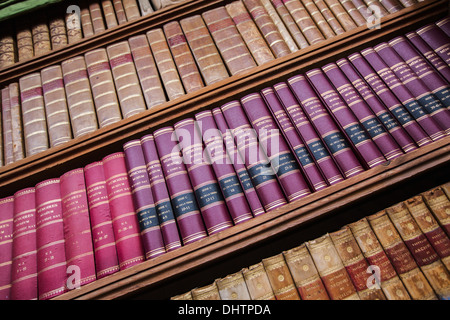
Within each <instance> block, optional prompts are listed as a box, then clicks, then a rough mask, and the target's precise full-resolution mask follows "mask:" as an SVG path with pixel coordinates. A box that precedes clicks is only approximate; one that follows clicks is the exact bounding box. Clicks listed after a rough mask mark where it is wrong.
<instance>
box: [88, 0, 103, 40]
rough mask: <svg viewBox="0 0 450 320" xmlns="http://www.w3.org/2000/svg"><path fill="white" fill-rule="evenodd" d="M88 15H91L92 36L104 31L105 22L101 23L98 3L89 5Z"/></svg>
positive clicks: (101, 15) (100, 11)
mask: <svg viewBox="0 0 450 320" xmlns="http://www.w3.org/2000/svg"><path fill="white" fill-rule="evenodd" d="M89 13H90V14H91V22H92V28H93V29H94V34H99V33H102V32H103V31H105V30H106V27H105V22H104V21H103V13H102V8H101V7H100V3H99V2H98V1H94V2H92V1H91V2H90V3H89Z"/></svg>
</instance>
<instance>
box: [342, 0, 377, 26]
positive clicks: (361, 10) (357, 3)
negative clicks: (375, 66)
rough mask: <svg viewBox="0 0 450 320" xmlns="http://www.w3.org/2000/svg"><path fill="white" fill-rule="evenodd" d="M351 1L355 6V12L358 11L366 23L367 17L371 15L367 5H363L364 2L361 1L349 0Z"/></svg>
mask: <svg viewBox="0 0 450 320" xmlns="http://www.w3.org/2000/svg"><path fill="white" fill-rule="evenodd" d="M344 1H346V0H344ZM351 1H352V3H353V5H354V6H355V8H356V10H358V11H359V13H360V14H361V15H362V16H363V17H364V19H365V20H366V21H368V19H369V17H371V16H372V14H371V12H370V10H369V8H368V7H367V5H366V4H365V3H364V1H363V0H351Z"/></svg>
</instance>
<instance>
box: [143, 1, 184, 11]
mask: <svg viewBox="0 0 450 320" xmlns="http://www.w3.org/2000/svg"><path fill="white" fill-rule="evenodd" d="M151 1H152V6H153V8H154V9H155V10H159V9H162V8H165V7H168V6H171V5H174V4H177V3H180V2H183V1H184V0H151Z"/></svg>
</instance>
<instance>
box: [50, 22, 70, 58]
mask: <svg viewBox="0 0 450 320" xmlns="http://www.w3.org/2000/svg"><path fill="white" fill-rule="evenodd" d="M48 24H49V28H50V40H51V43H52V50H58V49H60V48H63V47H65V46H66V45H67V44H68V43H69V42H68V39H67V31H66V23H65V21H64V17H59V16H53V17H50V18H49V21H48Z"/></svg>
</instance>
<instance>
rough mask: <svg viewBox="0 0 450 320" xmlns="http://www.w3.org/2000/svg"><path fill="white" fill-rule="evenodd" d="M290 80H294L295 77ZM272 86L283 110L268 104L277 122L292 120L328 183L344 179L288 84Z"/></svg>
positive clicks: (282, 83)
mask: <svg viewBox="0 0 450 320" xmlns="http://www.w3.org/2000/svg"><path fill="white" fill-rule="evenodd" d="M292 81H295V79H293V80H292ZM273 88H274V90H275V93H276V94H277V96H278V98H279V99H280V101H281V103H282V107H283V110H284V111H285V113H283V112H282V110H276V109H273V108H275V107H276V106H277V105H276V104H270V105H269V107H271V108H272V112H273V113H274V114H275V116H276V117H277V120H278V122H279V123H283V122H285V121H288V120H289V121H292V123H293V124H294V126H295V127H296V129H297V130H296V133H298V135H299V137H300V138H301V139H302V141H304V143H305V147H306V148H307V149H308V151H309V153H310V154H311V155H312V157H313V158H314V160H315V161H316V163H317V166H318V168H319V169H320V170H321V172H322V174H323V176H324V177H325V178H326V181H327V182H328V184H329V185H333V184H335V183H338V182H340V181H342V180H344V178H343V176H342V174H341V172H340V170H339V168H338V166H337V165H336V163H335V162H334V159H333V158H332V157H331V155H330V152H329V150H328V148H327V146H326V145H325V144H324V142H323V141H322V140H321V138H320V137H319V135H318V134H317V132H316V130H315V129H314V127H313V125H312V124H311V123H310V121H309V119H308V118H307V116H306V115H305V113H304V112H303V109H302V108H301V107H300V105H299V103H298V101H297V99H296V98H295V96H294V94H293V93H292V91H291V89H289V87H288V85H287V84H286V83H285V82H280V83H277V84H275V85H274V86H273ZM286 117H287V119H286ZM285 119H286V120H285Z"/></svg>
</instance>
